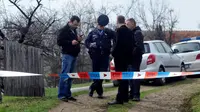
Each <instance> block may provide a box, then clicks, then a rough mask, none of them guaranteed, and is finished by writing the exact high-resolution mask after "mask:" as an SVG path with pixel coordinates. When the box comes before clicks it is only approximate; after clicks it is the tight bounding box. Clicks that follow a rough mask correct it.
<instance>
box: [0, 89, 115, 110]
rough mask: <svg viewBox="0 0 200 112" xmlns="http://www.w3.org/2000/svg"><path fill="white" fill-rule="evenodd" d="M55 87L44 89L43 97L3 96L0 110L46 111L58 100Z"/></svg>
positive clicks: (74, 94)
mask: <svg viewBox="0 0 200 112" xmlns="http://www.w3.org/2000/svg"><path fill="white" fill-rule="evenodd" d="M116 89H117V88H105V89H104V91H105V92H106V91H113V90H116ZM57 91H58V89H57V88H48V89H46V90H45V92H46V96H45V97H42V98H41V97H34V98H33V97H10V96H4V97H3V103H2V104H0V112H48V111H49V110H50V109H51V108H54V107H56V106H57V105H58V104H59V103H60V101H59V100H58V99H57ZM87 93H88V91H81V92H76V93H73V96H78V95H82V94H87Z"/></svg>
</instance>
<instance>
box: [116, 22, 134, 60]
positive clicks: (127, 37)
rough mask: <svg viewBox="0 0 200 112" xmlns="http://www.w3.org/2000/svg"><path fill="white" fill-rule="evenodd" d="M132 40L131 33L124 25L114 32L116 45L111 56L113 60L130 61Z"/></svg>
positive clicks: (132, 46)
mask: <svg viewBox="0 0 200 112" xmlns="http://www.w3.org/2000/svg"><path fill="white" fill-rule="evenodd" d="M133 39H134V38H133V37H132V31H131V30H129V29H128V28H127V27H126V26H125V25H123V26H121V27H120V28H118V29H117V31H116V43H115V45H114V47H113V51H112V55H113V57H114V58H123V59H128V60H129V59H132V58H133V55H132V52H133V48H134V40H133Z"/></svg>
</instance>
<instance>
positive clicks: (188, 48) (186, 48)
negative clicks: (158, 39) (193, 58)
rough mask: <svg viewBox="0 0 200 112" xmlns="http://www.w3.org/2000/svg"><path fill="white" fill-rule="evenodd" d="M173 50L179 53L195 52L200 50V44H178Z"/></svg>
mask: <svg viewBox="0 0 200 112" xmlns="http://www.w3.org/2000/svg"><path fill="white" fill-rule="evenodd" d="M172 49H173V50H174V49H176V50H178V51H179V52H178V53H185V52H194V51H199V50H200V44H199V43H198V42H190V43H182V44H176V45H173V46H172Z"/></svg>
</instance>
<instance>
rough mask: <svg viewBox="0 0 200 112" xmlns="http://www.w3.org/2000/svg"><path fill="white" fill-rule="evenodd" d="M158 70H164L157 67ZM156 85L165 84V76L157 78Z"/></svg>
mask: <svg viewBox="0 0 200 112" xmlns="http://www.w3.org/2000/svg"><path fill="white" fill-rule="evenodd" d="M159 72H165V70H164V68H163V67H160V68H159ZM155 83H156V85H159V86H163V85H165V84H166V78H159V79H156V80H155Z"/></svg>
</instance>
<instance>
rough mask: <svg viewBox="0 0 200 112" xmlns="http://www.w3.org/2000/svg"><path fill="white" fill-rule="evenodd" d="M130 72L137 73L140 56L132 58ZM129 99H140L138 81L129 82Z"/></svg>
mask: <svg viewBox="0 0 200 112" xmlns="http://www.w3.org/2000/svg"><path fill="white" fill-rule="evenodd" d="M134 59H135V60H134V61H133V65H132V71H135V72H139V71H140V64H141V61H142V56H136V57H134ZM130 89H131V90H130V96H129V97H130V98H131V99H132V98H140V79H133V80H130Z"/></svg>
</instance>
